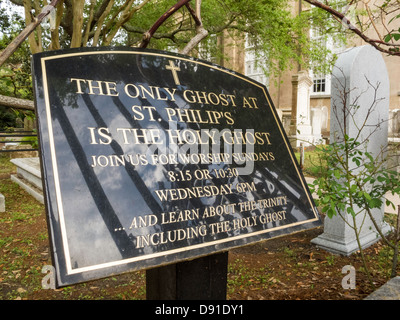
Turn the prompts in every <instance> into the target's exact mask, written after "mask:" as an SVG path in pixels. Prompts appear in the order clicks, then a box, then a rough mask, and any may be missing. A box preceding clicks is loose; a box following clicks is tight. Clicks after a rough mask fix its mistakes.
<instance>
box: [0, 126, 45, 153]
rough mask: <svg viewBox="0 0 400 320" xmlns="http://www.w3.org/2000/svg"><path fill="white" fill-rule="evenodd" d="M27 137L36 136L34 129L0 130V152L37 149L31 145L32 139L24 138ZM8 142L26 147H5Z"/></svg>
mask: <svg viewBox="0 0 400 320" xmlns="http://www.w3.org/2000/svg"><path fill="white" fill-rule="evenodd" d="M28 137H37V133H36V132H35V131H0V152H20V151H37V150H38V149H37V148H35V147H33V146H32V142H33V141H30V140H29V139H24V138H28ZM10 144H16V145H19V146H26V148H18V149H12V148H10V149H8V148H5V147H6V146H7V145H10ZM36 144H37V143H36Z"/></svg>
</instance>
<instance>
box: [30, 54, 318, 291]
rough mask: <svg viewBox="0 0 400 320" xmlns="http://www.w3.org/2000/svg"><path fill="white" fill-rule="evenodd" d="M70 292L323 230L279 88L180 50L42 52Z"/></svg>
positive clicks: (63, 269)
mask: <svg viewBox="0 0 400 320" xmlns="http://www.w3.org/2000/svg"><path fill="white" fill-rule="evenodd" d="M33 70H34V72H33V73H34V86H35V94H36V108H37V118H38V128H39V138H40V139H39V141H40V150H41V163H42V173H43V179H44V190H45V194H46V196H45V199H46V208H47V212H48V220H49V229H50V237H51V243H52V251H53V260H54V264H55V267H56V271H57V285H58V286H63V285H68V284H72V283H77V282H82V281H86V280H90V279H95V278H100V277H104V276H108V275H111V274H117V273H121V272H125V271H130V270H138V269H144V268H150V267H154V266H160V265H165V264H168V263H175V262H178V261H183V260H186V259H192V258H195V257H200V256H204V255H208V254H211V253H215V252H221V251H226V250H229V249H231V248H234V247H238V246H243V245H245V244H249V243H254V242H256V241H260V240H264V239H267V238H271V237H276V236H280V235H284V234H288V233H292V232H295V231H299V230H302V229H308V228H311V227H315V226H318V225H320V223H321V222H320V218H319V215H318V212H317V209H316V207H315V205H314V203H313V200H312V198H311V195H310V192H309V190H308V188H307V185H306V183H305V180H304V178H303V176H302V173H301V171H300V170H299V168H298V166H297V163H296V160H295V158H294V155H293V152H292V150H291V148H290V145H289V143H288V139H287V137H286V135H285V133H284V130H283V128H282V125H281V123H280V121H279V118H278V116H277V113H276V111H275V108H274V106H273V104H272V101H271V99H270V97H269V94H268V92H267V89H266V88H265V87H264V86H263V85H261V84H260V83H258V82H256V81H253V80H252V79H249V78H247V77H245V76H243V75H241V74H238V73H235V72H233V71H230V70H227V69H224V68H222V67H220V66H217V65H214V64H210V63H207V62H204V61H201V60H197V59H194V58H191V57H187V56H182V55H178V54H173V53H168V52H159V51H150V50H136V49H126V48H124V49H120V48H92V49H73V50H66V51H52V52H46V53H41V54H36V55H34V57H33Z"/></svg>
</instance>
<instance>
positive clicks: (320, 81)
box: [312, 77, 326, 93]
mask: <svg viewBox="0 0 400 320" xmlns="http://www.w3.org/2000/svg"><path fill="white" fill-rule="evenodd" d="M312 91H313V93H326V78H325V77H314V79H313V90H312Z"/></svg>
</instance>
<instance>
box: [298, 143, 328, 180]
mask: <svg viewBox="0 0 400 320" xmlns="http://www.w3.org/2000/svg"><path fill="white" fill-rule="evenodd" d="M295 156H296V159H297V161H298V162H299V164H300V152H298V151H297V152H295ZM325 168H326V163H325V162H324V161H322V159H321V152H320V151H318V150H317V149H311V148H310V149H309V150H307V151H305V152H304V165H303V167H302V170H303V173H304V175H305V176H309V177H313V178H318V177H320V176H321V175H322V172H324V170H325Z"/></svg>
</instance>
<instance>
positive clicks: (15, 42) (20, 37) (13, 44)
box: [0, 0, 60, 66]
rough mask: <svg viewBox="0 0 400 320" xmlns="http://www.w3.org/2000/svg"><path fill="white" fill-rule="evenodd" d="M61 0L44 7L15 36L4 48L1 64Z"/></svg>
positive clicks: (0, 58) (54, 0)
mask: <svg viewBox="0 0 400 320" xmlns="http://www.w3.org/2000/svg"><path fill="white" fill-rule="evenodd" d="M58 1H60V0H52V1H51V3H50V4H49V5H47V6H46V7H44V8H43V10H42V12H41V13H40V14H39V15H38V16H37V17H36V18H35V19H33V21H32V22H31V23H30V24H29V25H28V26H26V28H25V29H24V30H22V32H21V33H20V34H19V35H18V36H17V37H15V39H14V40H13V41H12V42H11V43H10V44H9V45H8V46H7V48H5V49H4V51H3V52H2V53H1V55H0V66H1V65H3V63H4V62H5V61H6V60H7V59H8V58H9V57H10V56H11V55H12V54H13V53H14V52H15V50H17V49H18V47H19V46H20V45H21V44H22V42H23V41H24V40H25V39H26V38H27V37H28V36H29V35H30V34H31V33H32V32H33V30H35V28H36V27H37V26H38V25H39V24H40V23H41V22H42V20H43V19H44V18H45V17H46V16H47V15H48V14H49V13H50V11H52V10H54V8H55V6H56V5H57V3H58Z"/></svg>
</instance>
